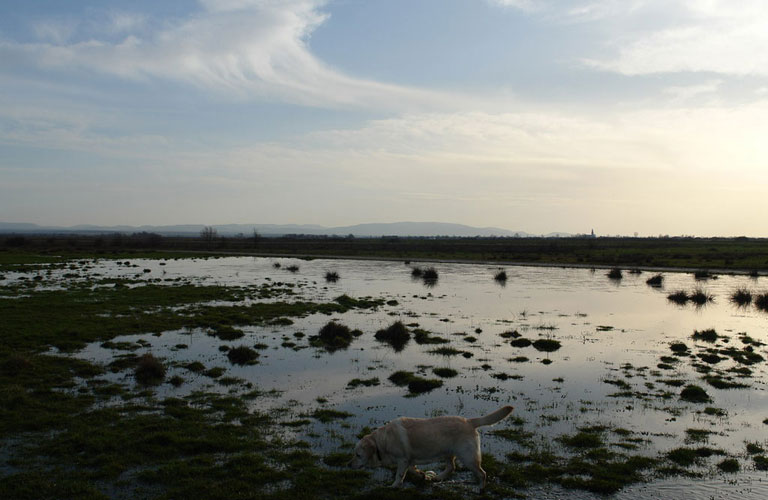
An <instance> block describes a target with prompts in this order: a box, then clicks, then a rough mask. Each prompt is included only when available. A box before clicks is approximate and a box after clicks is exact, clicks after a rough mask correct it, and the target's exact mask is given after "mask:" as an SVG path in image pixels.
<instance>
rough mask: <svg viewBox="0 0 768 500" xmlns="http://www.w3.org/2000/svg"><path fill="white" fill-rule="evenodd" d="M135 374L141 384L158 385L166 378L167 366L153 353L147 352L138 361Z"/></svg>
mask: <svg viewBox="0 0 768 500" xmlns="http://www.w3.org/2000/svg"><path fill="white" fill-rule="evenodd" d="M133 375H134V377H136V381H137V382H138V383H140V384H141V385H157V384H159V383H160V382H162V381H163V379H164V378H165V366H163V363H162V361H160V360H159V359H157V358H156V357H154V356H153V355H152V354H151V353H146V354H143V355H141V356H140V357H139V359H138V361H137V362H136V368H135V369H134V372H133Z"/></svg>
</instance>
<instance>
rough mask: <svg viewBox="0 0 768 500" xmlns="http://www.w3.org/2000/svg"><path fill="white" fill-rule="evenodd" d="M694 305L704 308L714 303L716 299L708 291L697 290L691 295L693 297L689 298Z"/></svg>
mask: <svg viewBox="0 0 768 500" xmlns="http://www.w3.org/2000/svg"><path fill="white" fill-rule="evenodd" d="M688 297H689V298H690V300H691V302H693V303H694V304H696V305H697V306H703V305H705V304H707V303H709V302H714V300H715V297H714V296H713V295H711V294H710V293H709V292H707V291H706V290H703V289H701V288H697V289H696V290H694V291H693V293H691V295H689V296H688Z"/></svg>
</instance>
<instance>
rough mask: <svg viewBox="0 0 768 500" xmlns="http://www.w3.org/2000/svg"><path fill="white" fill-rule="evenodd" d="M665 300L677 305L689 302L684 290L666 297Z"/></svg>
mask: <svg viewBox="0 0 768 500" xmlns="http://www.w3.org/2000/svg"><path fill="white" fill-rule="evenodd" d="M667 300H669V301H670V302H674V303H675V304H678V305H685V304H687V303H688V301H689V300H691V298H690V297H689V296H688V292H686V291H684V290H678V291H676V292H673V293H670V294H669V295H667Z"/></svg>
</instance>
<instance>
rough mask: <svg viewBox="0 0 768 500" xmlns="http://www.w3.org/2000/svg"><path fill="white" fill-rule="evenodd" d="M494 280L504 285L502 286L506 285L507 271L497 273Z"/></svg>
mask: <svg viewBox="0 0 768 500" xmlns="http://www.w3.org/2000/svg"><path fill="white" fill-rule="evenodd" d="M493 279H494V280H495V281H496V282H497V283H499V284H502V285H503V284H505V283H506V282H507V272H506V271H505V270H503V269H502V270H501V271H499V272H498V273H496V274H495V275H494V276H493Z"/></svg>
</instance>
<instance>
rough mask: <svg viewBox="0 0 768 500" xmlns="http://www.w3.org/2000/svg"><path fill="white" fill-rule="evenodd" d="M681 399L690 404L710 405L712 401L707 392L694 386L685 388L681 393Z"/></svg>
mask: <svg viewBox="0 0 768 500" xmlns="http://www.w3.org/2000/svg"><path fill="white" fill-rule="evenodd" d="M680 399H682V400H683V401H688V402H689V403H709V402H711V401H712V399H711V398H710V397H709V394H707V391H705V390H704V389H702V388H701V387H699V386H698V385H693V384H690V385H687V386H685V388H684V389H683V390H682V391H681V392H680Z"/></svg>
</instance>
